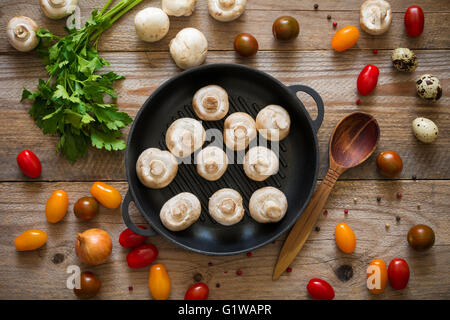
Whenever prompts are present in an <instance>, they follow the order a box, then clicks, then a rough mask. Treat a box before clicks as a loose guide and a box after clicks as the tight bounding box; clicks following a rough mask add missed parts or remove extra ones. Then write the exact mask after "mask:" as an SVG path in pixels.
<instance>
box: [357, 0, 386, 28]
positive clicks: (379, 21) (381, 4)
mask: <svg viewBox="0 0 450 320" xmlns="http://www.w3.org/2000/svg"><path fill="white" fill-rule="evenodd" d="M359 21H360V24H361V28H362V29H363V30H364V31H365V32H367V33H368V34H372V35H380V34H383V33H385V32H386V31H387V30H388V29H389V26H390V25H391V22H392V10H391V5H390V4H389V2H387V1H385V0H367V1H366V2H364V3H363V4H362V5H361V12H360V19H359Z"/></svg>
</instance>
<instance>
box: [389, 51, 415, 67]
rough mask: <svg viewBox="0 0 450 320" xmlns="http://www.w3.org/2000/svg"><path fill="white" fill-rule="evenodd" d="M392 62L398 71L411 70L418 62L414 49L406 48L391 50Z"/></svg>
mask: <svg viewBox="0 0 450 320" xmlns="http://www.w3.org/2000/svg"><path fill="white" fill-rule="evenodd" d="M392 63H393V64H394V67H395V68H396V69H397V70H398V71H403V72H413V71H414V70H416V68H417V65H418V62H417V56H416V54H415V53H414V51H412V50H409V49H408V48H397V49H395V50H394V51H392Z"/></svg>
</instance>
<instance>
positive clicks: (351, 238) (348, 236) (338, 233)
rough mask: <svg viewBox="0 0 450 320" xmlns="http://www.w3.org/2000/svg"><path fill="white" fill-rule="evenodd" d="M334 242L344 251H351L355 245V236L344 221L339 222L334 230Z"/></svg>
mask: <svg viewBox="0 0 450 320" xmlns="http://www.w3.org/2000/svg"><path fill="white" fill-rule="evenodd" d="M334 237H335V238H336V244H337V246H338V247H339V249H341V250H342V251H343V252H345V253H352V252H353V250H355V247H356V237H355V234H354V233H353V230H352V229H351V228H350V227H349V226H348V225H346V224H345V223H339V224H338V225H337V226H336V229H335V230H334Z"/></svg>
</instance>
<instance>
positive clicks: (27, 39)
mask: <svg viewBox="0 0 450 320" xmlns="http://www.w3.org/2000/svg"><path fill="white" fill-rule="evenodd" d="M38 29H39V27H38V25H37V24H36V22H34V20H32V19H30V18H28V17H24V16H20V17H14V18H12V19H11V20H9V23H8V27H7V30H6V32H7V36H8V40H9V43H10V44H11V45H12V46H13V47H14V48H16V49H17V50H19V51H22V52H27V51H31V50H33V49H34V48H36V46H37V45H38V44H39V38H38V37H37V36H36V31H37V30H38Z"/></svg>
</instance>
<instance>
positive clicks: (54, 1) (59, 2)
mask: <svg viewBox="0 0 450 320" xmlns="http://www.w3.org/2000/svg"><path fill="white" fill-rule="evenodd" d="M48 3H49V4H50V6H52V7H53V8H62V7H64V6H65V5H66V1H65V0H49V1H48Z"/></svg>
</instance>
